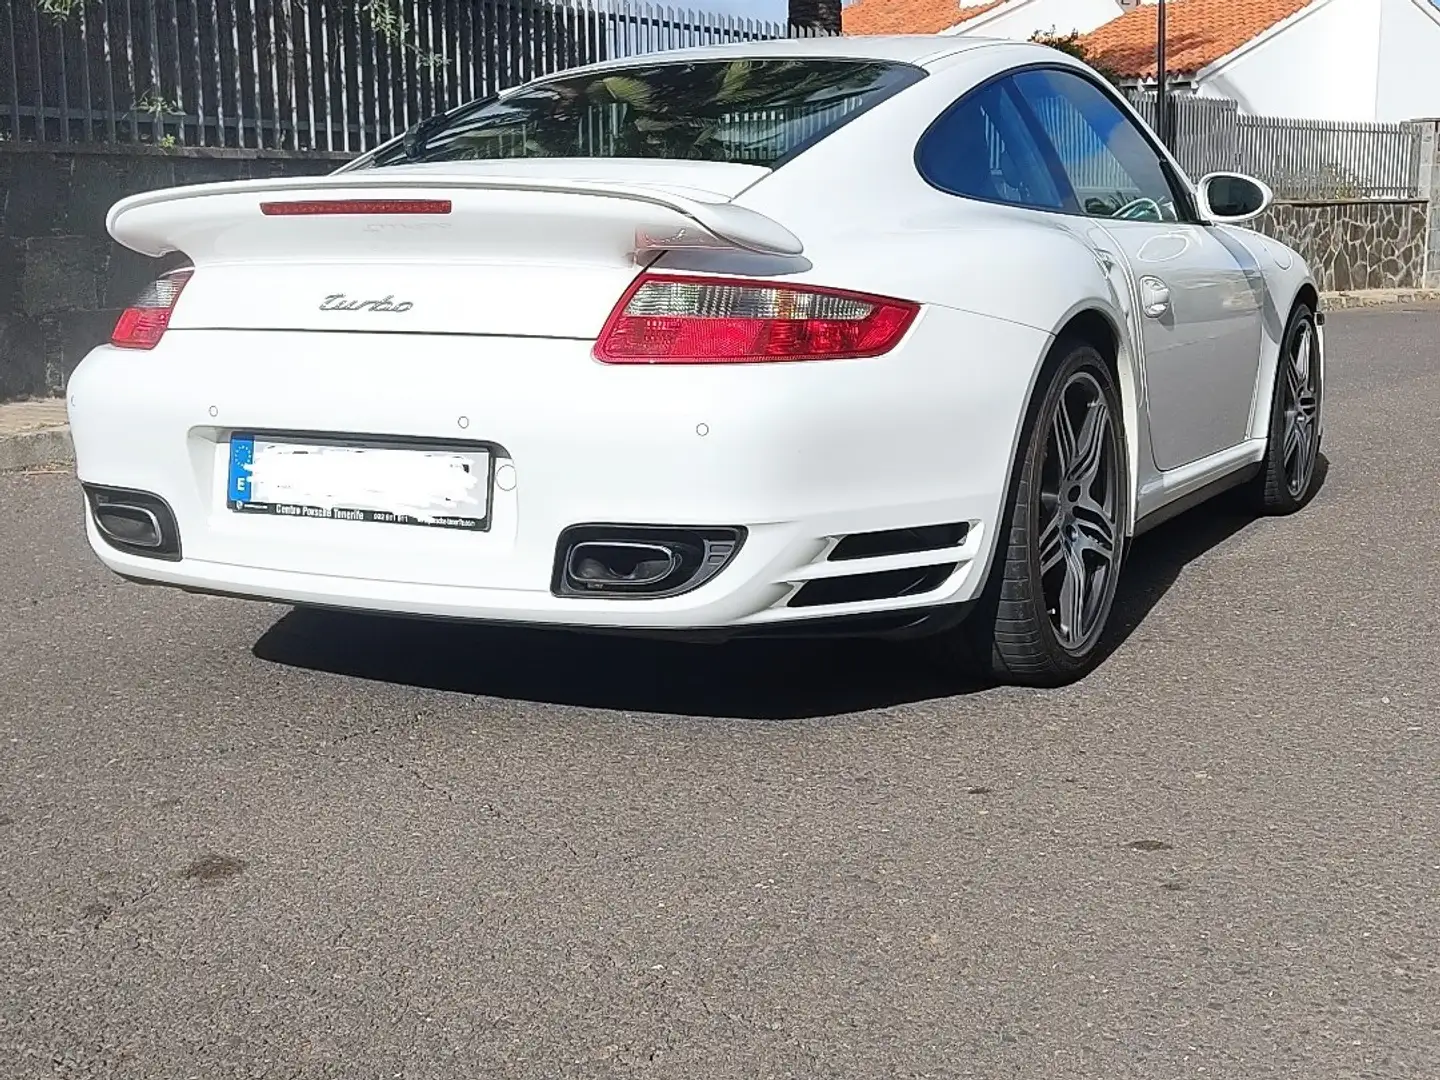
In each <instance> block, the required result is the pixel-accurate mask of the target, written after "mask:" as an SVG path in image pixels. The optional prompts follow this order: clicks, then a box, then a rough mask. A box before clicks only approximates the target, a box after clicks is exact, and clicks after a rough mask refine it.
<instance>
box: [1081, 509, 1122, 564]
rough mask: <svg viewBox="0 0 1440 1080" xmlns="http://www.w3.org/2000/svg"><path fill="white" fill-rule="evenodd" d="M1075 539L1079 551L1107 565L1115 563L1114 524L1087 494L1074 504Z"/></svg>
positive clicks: (1107, 514)
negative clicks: (1096, 557)
mask: <svg viewBox="0 0 1440 1080" xmlns="http://www.w3.org/2000/svg"><path fill="white" fill-rule="evenodd" d="M1075 537H1076V546H1077V547H1078V549H1079V550H1080V551H1082V552H1090V553H1092V554H1094V555H1096V556H1098V557H1099V558H1101V559H1103V560H1104V561H1105V562H1106V563H1107V564H1109V563H1113V562H1114V561H1115V522H1114V521H1113V520H1112V519H1111V515H1110V514H1109V513H1108V512H1107V511H1106V510H1105V508H1104V507H1102V506H1101V505H1100V504H1099V503H1097V502H1096V501H1095V500H1094V499H1093V498H1091V497H1090V495H1089V494H1088V493H1087V494H1085V495H1083V496H1081V499H1080V501H1079V502H1078V503H1076V504H1075Z"/></svg>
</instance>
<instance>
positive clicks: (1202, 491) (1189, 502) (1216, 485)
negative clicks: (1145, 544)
mask: <svg viewBox="0 0 1440 1080" xmlns="http://www.w3.org/2000/svg"><path fill="white" fill-rule="evenodd" d="M1260 465H1261V462H1258V461H1257V462H1255V463H1254V464H1251V465H1246V466H1245V467H1244V468H1240V469H1236V470H1235V471H1234V472H1232V473H1228V474H1226V475H1225V476H1222V477H1220V479H1218V480H1211V481H1210V482H1209V483H1208V484H1205V485H1204V486H1203V487H1198V488H1196V489H1195V490H1194V491H1192V492H1190V493H1189V494H1186V495H1181V496H1180V497H1179V498H1178V499H1176V500H1175V501H1174V502H1168V503H1166V504H1165V505H1164V506H1162V507H1160V508H1159V509H1158V510H1151V511H1150V513H1148V514H1146V515H1145V516H1144V517H1142V518H1140V519H1139V520H1138V521H1136V522H1135V533H1134V535H1136V536H1142V535H1144V534H1145V533H1147V532H1149V531H1150V530H1151V529H1153V528H1155V527H1156V526H1157V525H1163V524H1165V522H1167V521H1169V520H1171V519H1172V518H1177V517H1179V516H1180V515H1181V514H1183V513H1185V511H1187V510H1193V509H1195V507H1197V506H1199V505H1200V504H1201V503H1204V502H1209V501H1210V500H1211V499H1213V498H1215V496H1217V495H1223V494H1224V493H1225V492H1227V491H1229V490H1230V489H1231V488H1237V487H1239V486H1240V485H1241V484H1246V483H1249V482H1250V481H1251V480H1253V479H1254V478H1255V477H1256V476H1258V475H1259V473H1260Z"/></svg>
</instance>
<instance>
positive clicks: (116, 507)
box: [85, 484, 180, 561]
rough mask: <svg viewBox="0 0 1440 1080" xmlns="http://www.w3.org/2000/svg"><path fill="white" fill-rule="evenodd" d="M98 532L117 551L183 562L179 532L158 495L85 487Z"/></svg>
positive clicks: (121, 489) (164, 503) (173, 517)
mask: <svg viewBox="0 0 1440 1080" xmlns="http://www.w3.org/2000/svg"><path fill="white" fill-rule="evenodd" d="M85 497H86V498H87V500H88V501H89V503H90V514H91V516H92V517H93V518H94V519H95V528H96V529H98V530H99V531H100V535H101V536H102V537H103V538H104V539H105V542H106V543H107V544H109V545H110V546H111V547H113V548H115V549H116V550H117V551H124V552H126V553H128V554H131V555H146V556H149V557H150V558H152V559H169V560H172V561H173V560H175V559H179V558H180V529H179V527H178V526H177V525H176V523H175V515H174V514H173V513H171V511H170V506H169V504H168V503H166V502H165V500H164V499H162V498H160V496H158V495H150V494H148V493H147V492H143V491H128V490H125V489H123V488H104V487H95V486H94V485H91V484H87V485H85Z"/></svg>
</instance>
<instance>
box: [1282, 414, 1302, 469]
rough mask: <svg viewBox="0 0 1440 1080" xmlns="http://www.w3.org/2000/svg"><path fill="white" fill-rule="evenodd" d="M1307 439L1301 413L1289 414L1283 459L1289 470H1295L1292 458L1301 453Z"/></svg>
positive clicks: (1286, 420) (1286, 418)
mask: <svg viewBox="0 0 1440 1080" xmlns="http://www.w3.org/2000/svg"><path fill="white" fill-rule="evenodd" d="M1305 441H1306V439H1305V432H1304V430H1303V428H1302V424H1301V420H1300V417H1299V415H1298V414H1293V415H1287V416H1286V417H1285V441H1284V444H1283V446H1284V458H1283V461H1284V463H1285V469H1286V471H1287V472H1293V470H1292V469H1291V466H1290V461H1291V459H1292V458H1295V457H1297V456H1298V455H1299V454H1300V453H1301V449H1302V447H1303V446H1304V443H1305Z"/></svg>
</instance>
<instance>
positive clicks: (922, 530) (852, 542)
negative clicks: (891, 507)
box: [830, 521, 970, 562]
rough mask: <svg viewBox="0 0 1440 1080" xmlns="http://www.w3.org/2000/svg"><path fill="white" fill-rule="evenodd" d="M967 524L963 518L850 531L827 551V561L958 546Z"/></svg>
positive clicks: (867, 557)
mask: <svg viewBox="0 0 1440 1080" xmlns="http://www.w3.org/2000/svg"><path fill="white" fill-rule="evenodd" d="M969 531H970V526H969V525H967V524H966V523H965V522H963V521H956V522H952V523H951V524H949V525H922V526H920V527H919V528H915V529H888V530H886V531H885V532H869V533H854V534H852V535H850V536H847V537H845V538H844V539H843V540H841V541H840V543H838V544H836V545H835V548H834V550H832V551H831V552H830V561H831V562H845V561H848V560H850V559H878V558H880V557H881V556H883V555H909V554H912V553H914V552H916V551H939V550H940V549H942V548H952V547H959V546H960V545H961V544H963V543H964V542H965V536H966V534H967V533H969Z"/></svg>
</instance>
